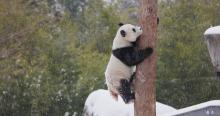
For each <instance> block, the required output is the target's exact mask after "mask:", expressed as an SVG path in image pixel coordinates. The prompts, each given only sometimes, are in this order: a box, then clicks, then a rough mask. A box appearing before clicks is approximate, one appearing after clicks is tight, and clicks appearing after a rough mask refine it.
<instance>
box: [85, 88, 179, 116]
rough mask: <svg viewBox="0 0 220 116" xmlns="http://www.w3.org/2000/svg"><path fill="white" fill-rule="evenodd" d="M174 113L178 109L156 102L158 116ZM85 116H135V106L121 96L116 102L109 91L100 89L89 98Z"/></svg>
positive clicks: (86, 103)
mask: <svg viewBox="0 0 220 116" xmlns="http://www.w3.org/2000/svg"><path fill="white" fill-rule="evenodd" d="M173 111H176V109H175V108H173V107H171V106H168V105H165V104H162V103H159V102H156V114H157V116H163V114H165V113H168V112H173ZM83 116H134V105H133V103H130V104H125V103H124V102H123V100H122V98H121V97H120V96H119V99H118V101H115V100H114V99H113V98H112V96H111V95H110V93H109V91H107V90H103V89H99V90H96V91H93V92H92V93H90V95H89V96H88V98H87V100H86V102H85V107H84V114H83Z"/></svg>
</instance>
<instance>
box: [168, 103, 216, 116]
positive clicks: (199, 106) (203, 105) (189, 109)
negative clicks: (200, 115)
mask: <svg viewBox="0 0 220 116" xmlns="http://www.w3.org/2000/svg"><path fill="white" fill-rule="evenodd" d="M209 106H219V107H220V100H212V101H208V102H205V103H201V104H197V105H194V106H190V107H186V108H182V109H179V110H177V111H174V112H169V113H167V114H166V115H164V116H176V115H180V114H184V113H187V112H192V111H195V110H199V109H203V108H207V107H209ZM206 113H207V114H212V112H209V111H208V112H206Z"/></svg>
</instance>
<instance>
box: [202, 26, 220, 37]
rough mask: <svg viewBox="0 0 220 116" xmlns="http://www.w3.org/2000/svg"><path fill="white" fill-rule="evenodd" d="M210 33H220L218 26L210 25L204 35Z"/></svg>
mask: <svg viewBox="0 0 220 116" xmlns="http://www.w3.org/2000/svg"><path fill="white" fill-rule="evenodd" d="M211 34H220V26H215V27H210V28H208V29H207V30H206V31H205V33H204V35H211Z"/></svg>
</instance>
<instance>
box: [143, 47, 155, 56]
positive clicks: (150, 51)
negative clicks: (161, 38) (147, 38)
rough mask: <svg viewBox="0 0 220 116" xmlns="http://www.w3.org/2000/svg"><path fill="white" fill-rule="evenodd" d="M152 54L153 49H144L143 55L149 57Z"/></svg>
mask: <svg viewBox="0 0 220 116" xmlns="http://www.w3.org/2000/svg"><path fill="white" fill-rule="evenodd" d="M152 53H153V48H150V47H148V48H146V49H145V55H147V56H149V55H151V54H152Z"/></svg>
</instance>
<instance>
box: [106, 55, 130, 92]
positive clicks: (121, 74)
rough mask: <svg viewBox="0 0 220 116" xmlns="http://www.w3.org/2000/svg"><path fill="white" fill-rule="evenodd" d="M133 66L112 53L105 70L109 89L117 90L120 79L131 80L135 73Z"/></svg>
mask: <svg viewBox="0 0 220 116" xmlns="http://www.w3.org/2000/svg"><path fill="white" fill-rule="evenodd" d="M133 68H134V67H129V66H126V65H125V64H123V63H122V62H121V61H120V60H119V59H117V58H116V57H115V56H113V55H111V58H110V61H109V63H108V65H107V68H106V71H105V78H106V84H107V86H108V89H110V90H111V91H114V92H117V88H119V87H120V80H121V79H127V80H129V79H130V77H131V75H132V74H133Z"/></svg>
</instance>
